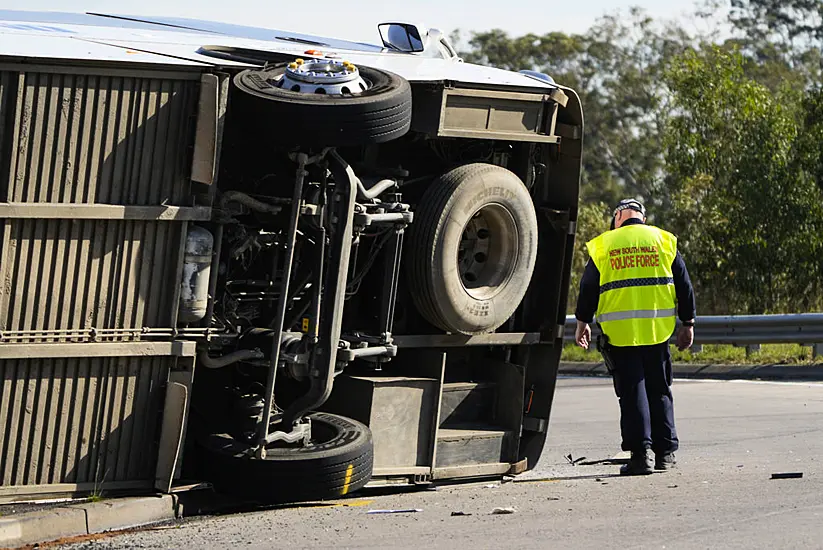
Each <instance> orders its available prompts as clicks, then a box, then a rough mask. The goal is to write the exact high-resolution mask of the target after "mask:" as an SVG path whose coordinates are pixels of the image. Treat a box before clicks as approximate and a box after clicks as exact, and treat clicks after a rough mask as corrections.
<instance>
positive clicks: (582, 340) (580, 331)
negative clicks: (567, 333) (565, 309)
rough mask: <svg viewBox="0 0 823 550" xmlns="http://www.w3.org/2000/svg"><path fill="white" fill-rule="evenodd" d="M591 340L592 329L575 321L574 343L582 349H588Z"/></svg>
mask: <svg viewBox="0 0 823 550" xmlns="http://www.w3.org/2000/svg"><path fill="white" fill-rule="evenodd" d="M591 340H592V329H591V327H590V326H589V324H588V323H584V322H582V321H577V330H575V331H574V341H575V342H577V345H578V346H580V347H581V348H583V349H589V342H591Z"/></svg>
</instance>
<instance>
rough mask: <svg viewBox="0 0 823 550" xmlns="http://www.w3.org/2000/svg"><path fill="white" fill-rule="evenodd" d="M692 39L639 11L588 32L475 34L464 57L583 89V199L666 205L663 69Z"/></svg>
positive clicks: (604, 19) (611, 17) (605, 20)
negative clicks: (546, 76) (663, 184)
mask: <svg viewBox="0 0 823 550" xmlns="http://www.w3.org/2000/svg"><path fill="white" fill-rule="evenodd" d="M688 42H689V37H688V35H687V34H686V33H685V32H684V31H683V30H682V29H680V28H679V27H677V26H674V25H665V24H661V23H659V22H656V21H654V20H653V19H651V18H650V17H648V16H647V15H646V14H645V13H644V12H643V11H641V10H639V9H632V10H631V11H630V12H629V13H628V15H624V14H614V15H607V16H604V17H602V18H601V19H599V20H598V21H597V23H596V24H595V25H594V26H593V27H592V28H591V29H589V31H587V32H586V33H585V34H581V35H576V34H572V35H569V34H564V33H559V32H554V33H548V34H545V35H540V36H538V35H535V34H528V35H525V36H520V37H510V36H509V35H508V34H506V33H505V32H503V31H501V30H492V31H489V32H483V33H473V34H472V35H471V38H470V39H469V42H468V45H469V49H468V51H465V52H463V53H462V55H463V57H464V58H465V59H466V61H469V62H474V63H481V64H487V65H493V66H497V67H501V68H504V69H509V70H520V69H535V70H539V71H542V72H545V73H547V74H550V75H551V76H552V77H553V78H554V79H555V80H556V81H557V82H559V83H561V84H563V85H566V86H569V87H571V88H574V89H575V91H577V92H578V93H579V94H580V96H581V100H582V103H583V109H584V113H585V120H586V122H585V129H584V141H585V144H586V145H585V148H586V149H585V150H586V152H585V154H584V159H583V161H584V173H583V182H582V200H583V202H605V203H607V204H613V203H614V202H616V201H617V200H619V199H620V198H623V197H626V196H639V197H642V198H644V199H646V200H647V201H651V202H652V203H655V202H658V203H660V204H662V203H663V202H665V197H663V196H661V195H660V191H661V182H662V180H663V174H664V167H663V155H662V148H661V133H662V130H663V128H664V127H665V121H666V118H667V116H668V94H667V92H666V90H665V87H664V86H663V83H662V73H663V70H664V68H665V66H666V63H667V62H668V60H669V59H670V58H671V57H672V56H674V55H676V54H678V53H680V52H682V51H683V50H684V49H685V47H686V45H687V44H688Z"/></svg>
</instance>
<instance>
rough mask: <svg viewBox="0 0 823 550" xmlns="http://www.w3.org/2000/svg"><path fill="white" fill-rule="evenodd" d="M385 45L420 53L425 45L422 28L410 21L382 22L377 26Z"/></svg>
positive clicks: (401, 50)
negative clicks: (421, 32)
mask: <svg viewBox="0 0 823 550" xmlns="http://www.w3.org/2000/svg"><path fill="white" fill-rule="evenodd" d="M377 28H378V30H379V31H380V38H381V39H382V40H383V45H384V46H385V47H387V48H389V49H390V50H395V51H400V52H407V53H419V52H422V51H424V50H425V49H426V48H425V45H424V43H423V37H422V36H421V34H420V30H419V29H418V28H417V26H416V25H412V24H410V23H382V24H380V25H378V26H377Z"/></svg>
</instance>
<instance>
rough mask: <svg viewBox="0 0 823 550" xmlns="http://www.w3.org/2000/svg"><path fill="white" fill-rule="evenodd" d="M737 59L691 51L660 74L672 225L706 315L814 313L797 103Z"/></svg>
mask: <svg viewBox="0 0 823 550" xmlns="http://www.w3.org/2000/svg"><path fill="white" fill-rule="evenodd" d="M744 64H745V62H744V60H743V57H742V56H741V55H740V54H729V53H727V52H725V51H723V50H722V49H720V48H706V49H704V50H703V51H700V52H695V51H691V52H688V53H687V54H685V55H684V56H682V57H681V58H680V59H679V60H678V61H677V62H676V63H674V64H672V66H671V69H670V70H669V72H668V73H667V75H666V79H667V83H668V84H669V87H670V89H671V91H672V97H673V100H674V105H675V107H676V109H675V111H676V113H677V114H676V115H675V116H673V117H672V119H671V120H670V123H669V128H668V130H667V133H666V136H665V140H664V141H665V145H666V161H667V170H668V173H669V182H670V185H671V189H670V190H669V192H670V193H671V196H672V198H673V204H674V206H675V208H673V209H672V220H671V221H672V224H673V226H674V228H675V229H676V230H677V231H678V232H679V233H680V234H681V235H683V236H684V238H683V239H682V240H681V247H682V249H683V251H684V253H685V254H686V255H687V257H688V258H689V262H690V264H691V266H692V269H693V270H694V271H695V272H696V273H697V275H698V276H697V277H696V279H697V280H698V282H699V283H700V286H701V291H702V294H703V295H704V297H707V298H709V303H711V304H713V309H716V310H719V311H745V312H748V313H765V312H775V311H782V310H787V309H792V308H794V307H801V308H803V309H808V308H812V307H820V305H821V304H820V299H819V296H820V282H819V278H820V272H819V269H818V265H817V264H818V260H817V258H818V257H819V255H820V253H821V252H823V242H821V238H820V235H821V231H822V230H823V208H821V200H823V196H821V193H820V190H819V189H818V188H817V185H816V183H815V181H814V177H813V175H812V174H810V173H809V171H808V168H809V167H810V166H811V165H810V164H809V163H808V162H805V161H807V160H808V159H803V158H802V156H803V154H804V144H803V140H804V130H805V128H804V125H803V124H802V120H801V119H802V116H801V112H800V111H799V106H800V105H801V102H800V101H798V100H797V99H794V98H792V97H786V96H783V97H780V96H776V95H775V94H773V93H772V92H771V91H770V90H769V89H768V88H766V87H765V86H763V85H762V84H759V83H758V82H755V81H753V80H751V79H750V78H748V77H747V76H746V74H745V71H744Z"/></svg>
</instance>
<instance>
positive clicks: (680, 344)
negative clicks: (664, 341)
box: [677, 327, 694, 351]
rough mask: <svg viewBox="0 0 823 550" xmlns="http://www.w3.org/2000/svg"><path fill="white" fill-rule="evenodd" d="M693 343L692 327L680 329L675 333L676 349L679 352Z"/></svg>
mask: <svg viewBox="0 0 823 550" xmlns="http://www.w3.org/2000/svg"><path fill="white" fill-rule="evenodd" d="M693 343H694V327H680V331H679V332H678V333H677V349H679V350H680V351H683V350H686V349H689V348H690V347H692V344H693Z"/></svg>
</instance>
